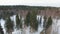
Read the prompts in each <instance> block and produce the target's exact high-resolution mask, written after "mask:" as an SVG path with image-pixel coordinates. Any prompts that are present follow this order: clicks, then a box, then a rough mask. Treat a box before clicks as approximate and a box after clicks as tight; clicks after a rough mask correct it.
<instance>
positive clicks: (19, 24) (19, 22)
mask: <svg viewBox="0 0 60 34" xmlns="http://www.w3.org/2000/svg"><path fill="white" fill-rule="evenodd" d="M16 27H17V29H19V28H22V22H21V16H20V19H19V16H18V14H17V15H16Z"/></svg>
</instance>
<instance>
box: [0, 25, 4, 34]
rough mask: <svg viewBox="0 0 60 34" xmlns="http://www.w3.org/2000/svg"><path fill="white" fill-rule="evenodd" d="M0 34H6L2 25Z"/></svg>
mask: <svg viewBox="0 0 60 34" xmlns="http://www.w3.org/2000/svg"><path fill="white" fill-rule="evenodd" d="M0 34H4V31H3V28H2V27H1V24H0Z"/></svg>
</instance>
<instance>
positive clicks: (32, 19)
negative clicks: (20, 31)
mask: <svg viewBox="0 0 60 34" xmlns="http://www.w3.org/2000/svg"><path fill="white" fill-rule="evenodd" d="M36 15H37V13H36V11H32V12H31V15H30V26H31V27H32V28H33V29H35V30H37V29H38V21H37V19H36Z"/></svg>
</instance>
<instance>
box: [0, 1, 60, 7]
mask: <svg viewBox="0 0 60 34" xmlns="http://www.w3.org/2000/svg"><path fill="white" fill-rule="evenodd" d="M0 5H30V6H55V7H60V0H0Z"/></svg>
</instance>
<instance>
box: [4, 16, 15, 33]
mask: <svg viewBox="0 0 60 34" xmlns="http://www.w3.org/2000/svg"><path fill="white" fill-rule="evenodd" d="M13 26H14V23H13V21H11V19H10V17H8V18H7V20H6V23H5V27H6V32H8V34H12V31H13V30H14V28H13Z"/></svg>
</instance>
